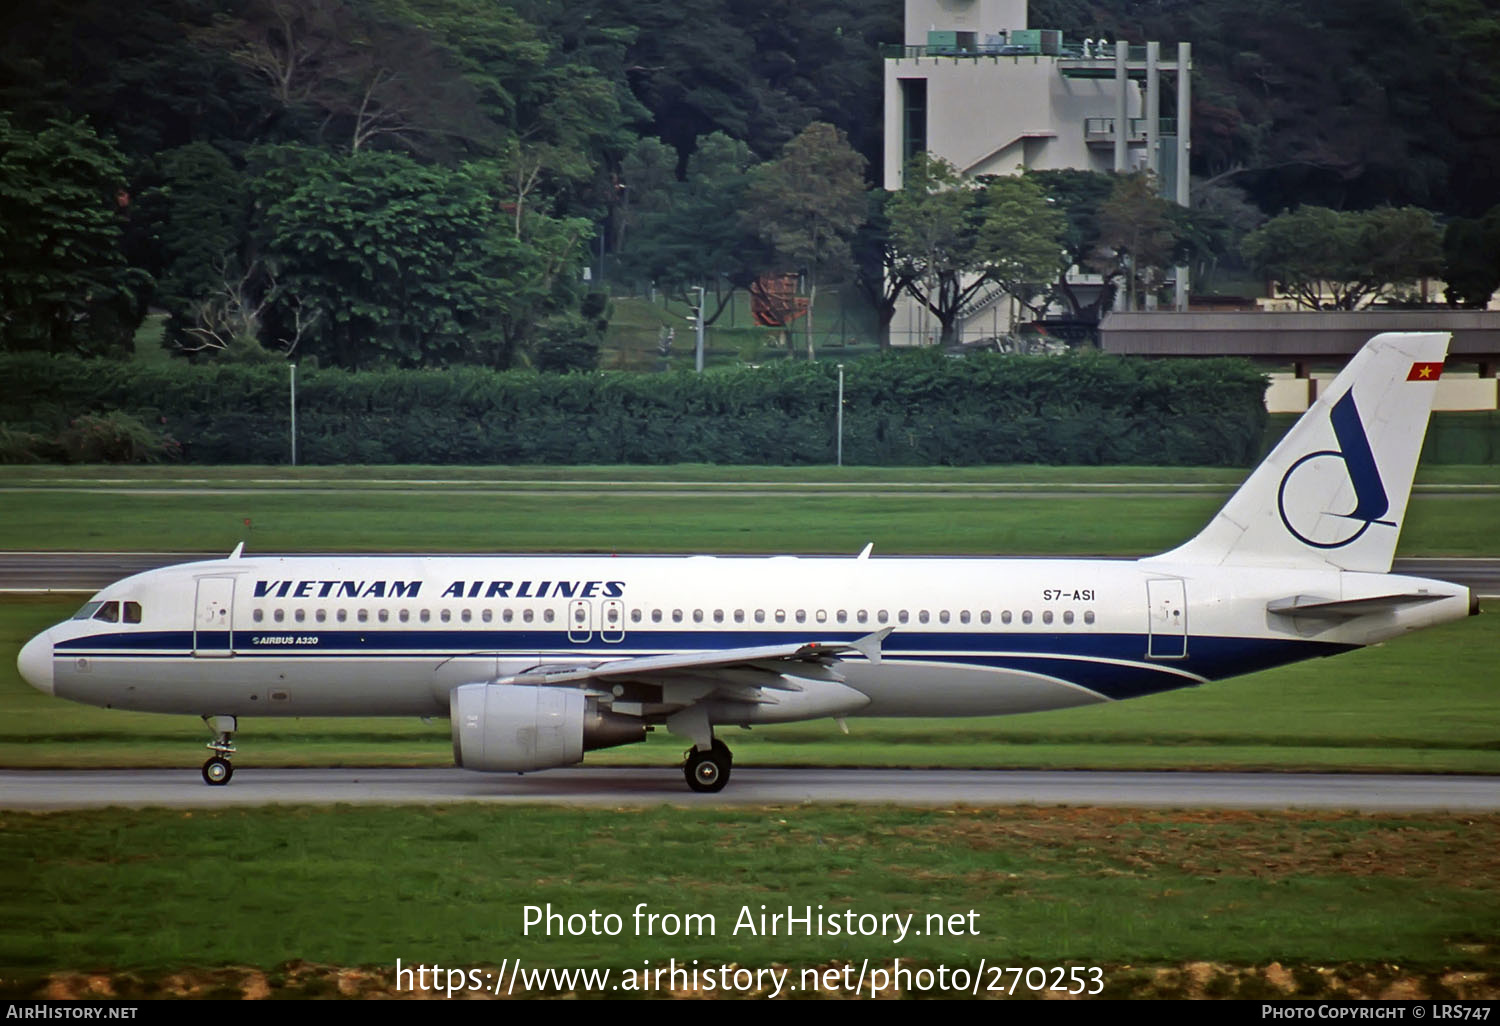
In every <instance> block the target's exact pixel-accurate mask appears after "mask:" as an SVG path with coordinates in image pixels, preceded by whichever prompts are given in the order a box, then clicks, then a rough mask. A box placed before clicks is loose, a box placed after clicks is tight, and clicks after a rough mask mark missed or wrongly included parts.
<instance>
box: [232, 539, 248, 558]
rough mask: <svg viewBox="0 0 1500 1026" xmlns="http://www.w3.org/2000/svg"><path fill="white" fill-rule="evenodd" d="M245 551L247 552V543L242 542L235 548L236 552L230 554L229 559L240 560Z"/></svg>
mask: <svg viewBox="0 0 1500 1026" xmlns="http://www.w3.org/2000/svg"><path fill="white" fill-rule="evenodd" d="M244 551H245V543H244V542H240V543H239V544H238V545H236V546H235V547H234V551H233V552H231V553H230V554H229V558H230V559H239V558H240V554H241V553H243V552H244Z"/></svg>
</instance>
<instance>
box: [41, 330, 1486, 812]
mask: <svg viewBox="0 0 1500 1026" xmlns="http://www.w3.org/2000/svg"><path fill="white" fill-rule="evenodd" d="M1447 347H1448V336H1447V335H1446V334H1438V333H1430V334H1429V333H1404V334H1383V335H1378V336H1376V337H1375V338H1374V339H1372V340H1371V341H1370V342H1369V343H1368V344H1367V345H1366V346H1365V347H1364V348H1363V349H1362V350H1361V351H1360V352H1359V353H1358V355H1356V356H1355V358H1354V359H1353V361H1351V362H1350V364H1349V365H1348V367H1346V368H1345V370H1344V372H1343V373H1342V374H1340V375H1339V376H1338V377H1337V378H1336V379H1335V380H1334V381H1333V383H1332V384H1331V386H1330V387H1329V388H1328V389H1327V391H1326V392H1325V393H1324V395H1323V396H1322V397H1321V398H1320V399H1319V400H1318V401H1317V403H1316V404H1315V405H1314V406H1313V407H1312V408H1311V409H1310V410H1309V411H1308V412H1307V413H1306V414H1305V415H1304V416H1303V417H1302V418H1301V419H1300V420H1299V421H1298V422H1297V424H1296V425H1295V426H1294V427H1293V428H1292V430H1291V431H1289V432H1288V433H1287V434H1286V436H1285V437H1284V438H1283V439H1282V440H1281V442H1280V444H1279V445H1277V447H1276V448H1275V450H1274V451H1273V452H1272V453H1271V454H1270V456H1269V457H1267V459H1266V460H1265V462H1264V463H1262V464H1261V465H1260V467H1259V468H1257V469H1256V470H1255V471H1254V473H1252V474H1251V476H1250V477H1249V479H1248V480H1246V481H1245V483H1244V484H1243V485H1242V486H1241V487H1240V489H1239V490H1238V491H1237V492H1236V493H1235V494H1234V496H1233V497H1232V498H1231V499H1230V500H1229V502H1228V503H1227V504H1226V505H1225V506H1224V508H1223V509H1222V510H1221V511H1220V512H1219V514H1218V515H1217V516H1216V517H1214V519H1213V520H1212V522H1210V523H1209V524H1208V526H1207V527H1206V528H1204V530H1203V531H1202V532H1201V533H1200V534H1199V535H1198V536H1197V537H1195V538H1193V539H1192V540H1191V541H1189V542H1187V543H1186V544H1185V545H1182V546H1181V547H1179V548H1176V549H1173V550H1172V551H1170V552H1167V553H1163V554H1162V555H1158V556H1151V557H1148V558H1144V559H1138V560H1134V561H1130V560H1097V559H1020V560H1015V559H988V558H984V559H913V558H901V559H881V558H871V557H870V547H869V546H866V548H865V551H863V552H861V553H860V554H859V555H858V556H854V557H844V558H829V557H817V558H796V557H788V556H775V557H770V558H763V557H756V558H750V557H728V558H714V557H706V556H692V557H621V558H614V557H597V556H493V557H489V556H486V557H449V556H444V557H430V558H428V557H361V556H344V557H290V556H287V557H280V556H278V557H271V556H262V557H251V556H245V555H243V554H242V552H241V550H240V549H239V548H237V549H236V550H235V551H234V553H232V554H231V555H230V556H229V558H227V559H222V560H212V561H208V562H199V563H189V564H185V565H182V566H175V567H168V568H166V569H161V570H154V571H151V572H149V573H144V574H139V575H137V576H134V577H129V578H127V579H125V580H123V581H120V582H119V583H117V584H112V585H110V586H109V587H107V588H105V589H104V590H102V591H100V592H99V593H98V594H96V595H95V596H94V597H93V598H91V599H90V600H89V601H88V603H87V604H85V605H84V607H83V608H82V609H80V610H79V611H78V614H77V615H76V616H74V617H73V618H72V619H71V620H68V621H66V622H64V623H61V624H58V625H57V626H55V627H53V628H51V629H50V630H47V631H45V632H43V633H42V634H40V635H38V636H37V637H35V638H33V639H32V640H31V641H30V642H28V643H27V644H26V646H25V647H24V648H23V649H22V650H21V654H20V658H19V665H20V670H21V674H22V676H23V677H25V678H26V680H27V681H29V682H30V683H31V684H32V685H33V686H34V687H36V688H39V689H41V690H42V691H45V692H48V693H50V694H54V695H58V696H60V697H63V698H69V699H73V700H75V701H79V702H88V703H90V704H93V705H101V706H105V707H108V708H115V709H138V710H146V711H152V712H164V713H192V714H197V715H201V716H202V717H203V718H204V720H205V722H207V723H208V725H209V727H210V729H211V730H213V731H214V734H215V737H214V740H213V741H212V742H210V744H209V748H210V749H211V750H212V751H213V753H214V754H213V755H212V757H211V758H209V759H208V761H207V762H205V763H204V764H203V778H204V780H206V781H207V782H208V783H210V784H225V783H228V781H229V779H230V775H231V773H232V766H231V764H230V757H231V755H232V754H233V752H234V750H235V749H234V743H233V740H232V738H233V734H234V732H235V730H236V727H237V723H238V717H241V716H248V717H254V716H372V715H380V716H440V715H447V716H448V717H449V719H450V721H451V723H452V730H453V751H454V757H455V760H456V761H457V763H458V765H460V766H463V767H465V768H467V769H474V770H492V771H519V772H525V771H530V770H541V769H547V768H549V767H554V766H565V765H569V764H571V763H576V762H578V761H580V760H581V759H582V758H583V753H584V752H586V751H589V750H591V749H596V748H606V747H610V746H614V745H622V744H629V743H631V742H635V741H640V740H642V739H643V738H644V737H645V735H646V732H647V730H649V729H650V728H651V727H653V726H657V725H662V726H665V727H666V728H667V730H669V731H671V732H672V733H673V734H676V735H680V736H682V737H684V738H685V739H687V740H688V741H690V742H691V744H692V747H691V748H690V749H689V751H688V753H687V757H686V760H685V762H684V766H683V769H684V772H685V775H686V777H687V783H688V785H689V786H690V787H691V788H692V789H693V790H695V791H718V790H719V789H720V788H722V787H723V786H724V785H725V783H726V782H727V781H728V780H729V775H730V769H731V765H732V757H731V755H730V752H729V749H728V747H727V746H725V744H724V743H723V741H721V740H719V739H718V738H716V737H715V734H714V732H715V729H716V728H718V727H725V726H731V725H734V726H750V725H753V724H763V723H787V722H791V721H795V720H809V719H814V718H820V717H832V718H835V719H837V720H839V721H841V722H842V721H843V719H844V718H845V717H856V716H990V715H995V714H999V713H1021V712H1030V711H1034V710H1041V709H1059V708H1063V707H1066V706H1077V705H1087V704H1091V703H1095V702H1107V701H1114V700H1117V699H1122V698H1132V697H1135V696H1137V695H1147V694H1152V693H1154V692H1158V691H1165V690H1169V689H1172V688H1180V687H1185V686H1190V685H1197V684H1203V683H1205V682H1208V681H1212V680H1218V679H1220V678H1224V677H1230V676H1233V675H1236V674H1241V673H1248V672H1250V671H1253V670H1260V669H1264V668H1266V667H1270V666H1277V665H1280V664H1283V663H1289V662H1293V661H1295V660H1299V659H1307V658H1310V657H1313V656H1326V655H1332V654H1334V653H1338V652H1343V651H1346V650H1349V649H1353V648H1358V647H1359V646H1362V645H1369V644H1372V643H1374V642H1378V641H1383V640H1385V639H1387V638H1391V637H1394V636H1397V635H1400V634H1403V633H1405V632H1407V631H1411V630H1415V629H1417V628H1419V627H1426V626H1428V625H1431V624H1438V623H1443V622H1446V621H1449V620H1455V619H1458V618H1460V617H1463V616H1465V615H1468V614H1470V613H1473V612H1478V608H1477V605H1476V604H1475V603H1474V602H1473V601H1472V600H1471V598H1470V595H1469V592H1468V589H1466V588H1463V587H1459V586H1458V585H1454V584H1449V583H1446V582H1443V581H1434V580H1423V579H1419V578H1413V577H1400V576H1394V575H1391V574H1390V573H1389V572H1388V571H1389V570H1390V567H1391V557H1392V554H1393V553H1394V551H1395V548H1396V539H1397V536H1398V534H1399V532H1400V529H1401V523H1402V520H1403V518H1404V516H1405V512H1406V503H1407V497H1408V495H1409V494H1410V491H1411V483H1412V476H1413V474H1414V473H1415V470H1416V464H1417V457H1418V454H1419V452H1420V450H1421V446H1422V438H1423V435H1424V434H1425V432H1426V426H1427V419H1428V415H1429V411H1430V409H1431V406H1432V400H1433V392H1434V390H1435V388H1436V385H1435V383H1434V382H1435V381H1436V379H1437V378H1438V376H1439V375H1440V373H1441V371H1442V367H1443V361H1444V359H1445V357H1446V353H1447Z"/></svg>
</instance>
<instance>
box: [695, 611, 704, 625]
mask: <svg viewBox="0 0 1500 1026" xmlns="http://www.w3.org/2000/svg"><path fill="white" fill-rule="evenodd" d="M693 622H694V623H702V622H703V610H701V609H695V610H693Z"/></svg>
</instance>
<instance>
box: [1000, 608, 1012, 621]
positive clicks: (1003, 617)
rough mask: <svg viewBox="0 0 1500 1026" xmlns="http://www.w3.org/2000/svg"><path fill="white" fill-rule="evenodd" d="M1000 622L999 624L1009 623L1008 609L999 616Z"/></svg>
mask: <svg viewBox="0 0 1500 1026" xmlns="http://www.w3.org/2000/svg"><path fill="white" fill-rule="evenodd" d="M1000 622H1001V623H1010V610H1009V609H1007V610H1005V611H1004V612H1003V613H1001V614H1000Z"/></svg>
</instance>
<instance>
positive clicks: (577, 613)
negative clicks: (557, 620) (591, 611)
mask: <svg viewBox="0 0 1500 1026" xmlns="http://www.w3.org/2000/svg"><path fill="white" fill-rule="evenodd" d="M587 618H588V614H587V613H585V612H584V611H583V607H582V606H579V607H578V608H577V609H575V610H573V622H574V623H576V624H582V623H583V621H584V620H586V619H587Z"/></svg>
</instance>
